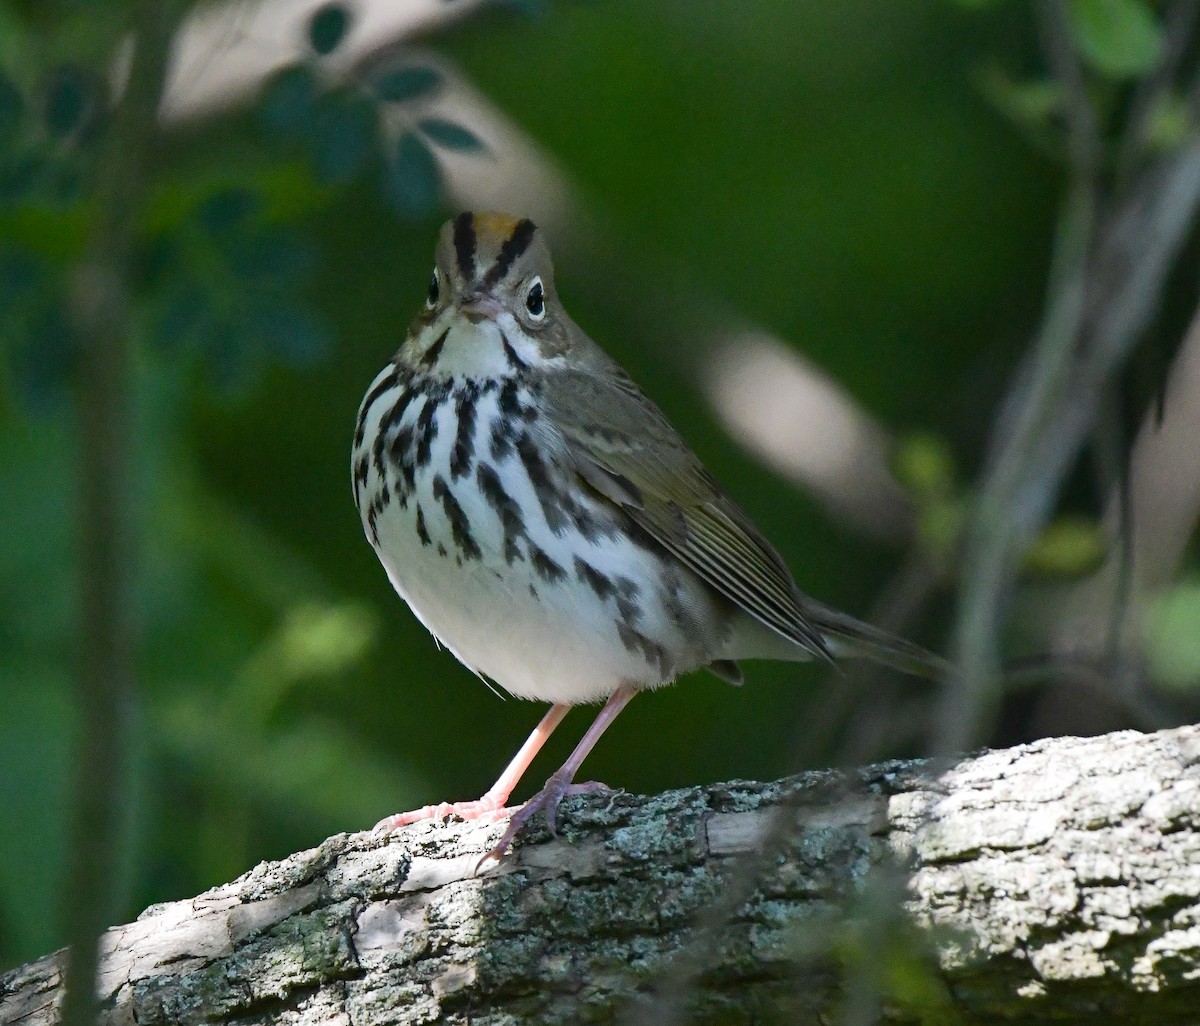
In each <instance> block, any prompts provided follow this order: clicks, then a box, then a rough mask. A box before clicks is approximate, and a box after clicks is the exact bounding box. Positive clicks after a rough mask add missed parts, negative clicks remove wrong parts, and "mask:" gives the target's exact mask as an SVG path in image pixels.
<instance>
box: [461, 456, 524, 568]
mask: <svg viewBox="0 0 1200 1026" xmlns="http://www.w3.org/2000/svg"><path fill="white" fill-rule="evenodd" d="M475 480H476V481H477V483H478V484H479V491H480V494H482V495H483V497H484V499H485V500H486V502H487V504H488V505H489V506H491V507H492V509H493V510H495V511H496V516H497V517H499V518H500V526H501V528H503V530H504V560H505V562H507V563H508V564H509V565H510V566H511V565H512V563H513V562H514V561H516V560H518V559H524V558H525V557H524V556H523V555H522V553H521V548H520V546H519V545H518V544H517V542H519V541H521V540H522V539H525V540H526V541H527V542H528V535H527V534H526V533H525V518H524V517H523V516H522V515H521V507H520V506H519V505H518V504H517V502H516V500H515V499H513V497H512V496H511V495H509V494H508V492H506V491H505V490H504V485H503V484H502V483H501V482H500V475H499V474H497V473H496V471H495V469H493V468H492V467H491V466H490V465H489V464H487V463H480V464H479V469H478V470H477V471H476V472H475ZM531 548H532V546H531ZM539 551H540V550H539ZM535 567H536V564H535Z"/></svg>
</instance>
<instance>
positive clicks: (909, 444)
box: [892, 434, 955, 503]
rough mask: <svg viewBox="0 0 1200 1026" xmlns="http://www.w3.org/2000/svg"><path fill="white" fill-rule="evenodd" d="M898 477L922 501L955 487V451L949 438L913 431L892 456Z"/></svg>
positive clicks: (893, 466)
mask: <svg viewBox="0 0 1200 1026" xmlns="http://www.w3.org/2000/svg"><path fill="white" fill-rule="evenodd" d="M892 469H893V472H894V473H895V475H896V479H897V480H898V481H899V482H900V483H901V484H902V485H903V486H904V488H905V489H906V490H907V491H909V492H911V493H912V494H913V497H914V498H915V499H916V500H917V502H918V503H920V502H921V501H922V500H923V499H927V498H931V497H938V496H945V495H949V494H950V493H951V492H952V491H953V490H954V480H955V467H954V455H953V453H951V451H950V446H949V445H948V444H947V443H946V441H945V439H943V438H939V437H938V436H937V435H930V434H913V435H910V436H908V437H907V438H905V439H904V440H903V442H902V443H901V444H900V447H899V449H898V450H897V451H896V454H895V457H894V458H893V460H892Z"/></svg>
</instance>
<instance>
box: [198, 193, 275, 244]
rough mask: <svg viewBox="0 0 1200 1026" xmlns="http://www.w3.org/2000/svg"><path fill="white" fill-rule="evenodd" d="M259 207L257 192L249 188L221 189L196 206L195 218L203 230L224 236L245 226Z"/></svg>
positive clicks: (257, 211) (260, 205) (260, 204)
mask: <svg viewBox="0 0 1200 1026" xmlns="http://www.w3.org/2000/svg"><path fill="white" fill-rule="evenodd" d="M261 207H262V203H261V200H260V199H259V197H258V194H257V193H255V192H254V191H252V190H251V189H222V190H220V191H219V192H216V193H214V194H213V195H211V196H209V197H208V198H207V199H205V200H204V202H202V203H201V204H200V205H199V206H198V207H197V208H196V219H197V220H198V221H199V223H200V224H201V226H202V227H203V228H204V230H205V231H207V232H210V233H211V234H213V235H218V236H226V235H230V234H232V233H233V231H234V229H238V228H243V227H245V225H246V224H247V222H249V221H251V220H252V219H253V218H254V217H255V215H256V214H258V213H259V211H260V209H261Z"/></svg>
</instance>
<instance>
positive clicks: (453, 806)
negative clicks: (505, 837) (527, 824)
mask: <svg viewBox="0 0 1200 1026" xmlns="http://www.w3.org/2000/svg"><path fill="white" fill-rule="evenodd" d="M512 811H513V810H512V809H510V808H509V807H508V806H506V805H505V804H504V800H503V799H502V798H499V797H495V796H492V795H486V794H485V795H484V796H483V797H482V798H476V799H475V800H474V801H469V802H439V803H438V804H437V805H426V806H423V807H422V808H420V809H413V810H412V812H398V813H396V815H394V816H388V817H387V818H385V819H381V820H380V821H379V822H378V823H376V824H375V830H374V831H373V832H374V833H377V834H387V833H391V831H393V830H396V829H398V828H399V827H402V826H408V825H409V824H410V823H420V822H421V821H422V820H425V819H445V818H446V817H447V816H456V817H457V818H458V819H468V820H470V819H476V820H482V821H483V822H485V823H490V822H493V821H494V820H497V819H503V818H504V817H505V816H507V815H508V814H509V813H510V812H512Z"/></svg>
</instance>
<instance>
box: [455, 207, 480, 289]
mask: <svg viewBox="0 0 1200 1026" xmlns="http://www.w3.org/2000/svg"><path fill="white" fill-rule="evenodd" d="M454 257H455V259H456V260H457V261H458V269H459V271H460V272H461V273H462V276H463V278H465V279H466V280H467V281H470V280H471V279H472V278H474V277H475V215H474V214H472V213H471V212H470V211H469V210H464V211H463V212H462V213H461V214H459V215H458V217H456V218H455V219H454Z"/></svg>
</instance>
